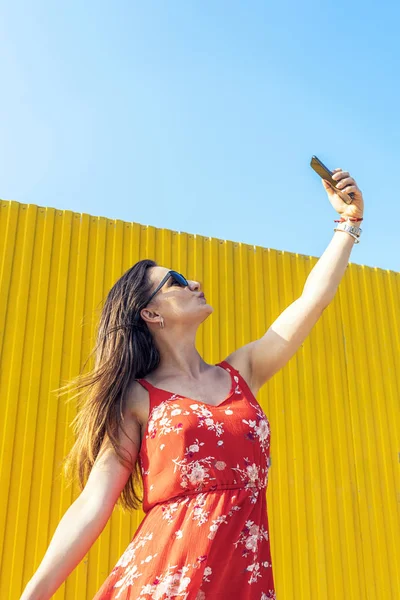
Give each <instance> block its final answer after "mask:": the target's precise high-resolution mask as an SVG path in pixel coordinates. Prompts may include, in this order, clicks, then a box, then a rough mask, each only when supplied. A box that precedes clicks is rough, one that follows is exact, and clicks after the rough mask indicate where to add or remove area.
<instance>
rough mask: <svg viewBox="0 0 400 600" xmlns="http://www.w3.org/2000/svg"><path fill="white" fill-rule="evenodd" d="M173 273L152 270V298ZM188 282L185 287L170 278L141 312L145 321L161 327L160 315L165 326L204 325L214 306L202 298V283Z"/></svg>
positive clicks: (163, 270)
mask: <svg viewBox="0 0 400 600" xmlns="http://www.w3.org/2000/svg"><path fill="white" fill-rule="evenodd" d="M169 270H170V269H167V268H166V267H160V266H157V267H152V268H151V269H149V277H150V280H151V282H152V286H151V291H150V294H151V293H152V292H153V291H154V290H155V289H156V288H157V286H158V285H159V283H161V281H162V279H163V278H164V277H165V275H166V274H167V273H168V271H169ZM183 275H185V274H184V273H183ZM185 277H186V275H185ZM186 279H187V281H188V284H189V285H188V286H182V285H180V284H179V283H178V282H177V281H175V279H173V278H172V277H169V278H168V279H167V281H166V282H165V283H164V285H163V286H162V288H161V289H160V290H158V292H157V293H156V295H155V296H154V298H153V299H152V300H151V302H150V303H149V304H148V305H147V306H146V308H143V309H142V310H141V311H140V312H141V315H142V318H143V319H144V320H145V321H146V322H147V323H148V324H149V325H150V324H151V323H155V324H156V325H157V326H158V327H159V318H160V315H161V316H162V317H163V319H164V323H165V326H171V325H174V324H176V325H200V324H201V323H202V322H203V321H204V320H205V319H206V318H207V317H208V315H210V314H211V313H212V312H213V308H212V306H210V305H209V304H207V301H206V299H204V298H201V297H200V294H201V293H202V290H201V287H200V283H199V282H198V281H192V280H190V279H188V278H187V277H186Z"/></svg>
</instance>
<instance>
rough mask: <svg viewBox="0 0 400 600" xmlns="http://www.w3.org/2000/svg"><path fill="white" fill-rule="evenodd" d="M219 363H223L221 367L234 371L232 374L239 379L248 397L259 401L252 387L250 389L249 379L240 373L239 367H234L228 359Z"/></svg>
mask: <svg viewBox="0 0 400 600" xmlns="http://www.w3.org/2000/svg"><path fill="white" fill-rule="evenodd" d="M218 364H219V365H221V367H223V368H224V369H229V370H230V371H231V372H232V374H233V375H234V376H235V378H236V382H237V381H239V385H240V387H241V389H242V391H243V392H244V393H245V394H246V396H247V397H248V398H251V399H254V400H256V401H257V399H256V397H255V396H254V394H253V392H252V391H251V389H250V387H249V385H248V383H247V381H246V380H245V379H244V377H243V376H242V375H241V374H240V371H238V370H237V369H235V367H232V365H231V364H230V363H228V362H227V361H226V360H223V361H221V362H220V363H218Z"/></svg>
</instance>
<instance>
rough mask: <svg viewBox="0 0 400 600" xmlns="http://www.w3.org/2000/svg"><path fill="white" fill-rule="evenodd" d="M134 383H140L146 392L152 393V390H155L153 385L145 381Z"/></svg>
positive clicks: (140, 380)
mask: <svg viewBox="0 0 400 600" xmlns="http://www.w3.org/2000/svg"><path fill="white" fill-rule="evenodd" d="M136 381H137V382H138V383H140V385H142V386H143V387H144V388H146V390H147V391H148V392H150V391H152V390H154V389H156V388H155V387H154V385H152V384H151V383H150V382H149V381H146V380H145V379H136Z"/></svg>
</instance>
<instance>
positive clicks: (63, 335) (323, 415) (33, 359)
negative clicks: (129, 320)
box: [0, 200, 400, 600]
mask: <svg viewBox="0 0 400 600" xmlns="http://www.w3.org/2000/svg"><path fill="white" fill-rule="evenodd" d="M0 205H1V210H0V258H1V296H0V352H1V363H0V397H1V404H0V406H1V421H0V427H1V457H0V458H1V479H0V489H1V504H0V532H1V534H0V544H1V546H0V559H1V577H0V598H1V599H2V600H3V599H4V600H6V599H7V600H8V599H11V600H14V599H18V598H19V595H20V593H21V591H22V589H23V587H24V586H25V585H26V583H27V581H28V580H29V579H30V577H31V576H32V575H33V573H34V571H35V570H36V568H37V567H38V565H39V563H40V561H41V559H42V558H43V555H44V553H45V551H46V549H47V547H48V545H49V543H50V540H51V537H52V535H53V533H54V531H55V529H56V527H57V524H58V523H59V521H60V519H61V517H62V515H63V514H64V513H65V511H66V510H67V508H68V507H69V506H70V504H71V502H72V501H73V500H74V499H75V497H76V495H77V493H78V490H77V489H76V488H75V489H71V488H68V489H67V488H66V486H65V482H64V481H63V478H62V475H61V474H60V464H61V461H62V458H63V457H64V456H65V454H66V453H67V450H68V449H69V448H70V447H71V446H72V442H73V439H72V431H71V428H69V424H70V422H71V420H72V418H73V416H74V413H73V403H72V402H71V403H69V404H68V405H66V404H65V397H63V398H62V399H60V400H59V401H58V402H57V401H55V400H54V398H55V395H54V394H51V393H50V390H54V389H55V388H57V387H58V386H59V385H61V383H62V382H63V381H65V380H66V379H69V378H71V377H73V376H74V375H76V374H77V373H78V372H79V370H80V368H81V365H82V364H83V362H84V360H86V358H87V356H88V354H89V353H90V351H91V349H92V348H93V340H94V331H95V325H96V323H95V320H94V319H93V315H94V314H95V311H96V310H97V307H98V305H99V303H100V302H101V301H102V299H104V298H105V296H106V294H107V292H108V290H109V289H110V288H111V287H112V285H113V284H114V282H115V281H116V280H117V279H118V278H119V277H120V276H121V275H122V274H123V273H124V272H125V271H126V270H127V269H128V268H129V267H131V266H132V265H133V264H134V263H135V262H137V261H138V260H140V259H143V258H152V259H155V260H156V261H157V262H158V263H159V264H160V265H162V266H167V267H171V268H174V269H177V270H178V271H181V272H183V273H185V274H187V275H188V277H190V278H193V279H197V280H199V281H201V282H202V284H203V289H204V290H205V293H206V296H207V300H208V302H209V303H211V304H212V305H213V306H214V313H213V314H212V315H211V316H210V317H209V318H208V320H207V321H206V322H205V323H204V324H203V325H202V327H201V328H200V330H199V335H198V350H199V352H200V353H201V354H202V355H203V357H204V359H205V360H206V361H208V362H210V363H215V362H217V361H219V360H222V359H224V358H225V357H226V356H227V355H228V354H229V353H231V352H232V351H233V350H235V349H236V348H238V347H239V346H241V345H243V344H246V343H247V342H250V341H251V340H254V339H257V338H258V337H260V336H261V335H262V334H263V333H264V332H265V331H266V330H267V328H268V327H269V325H270V324H271V323H272V322H273V320H274V319H275V318H276V317H277V316H278V315H279V313H280V312H282V310H283V309H284V308H285V307H286V306H288V305H289V304H290V303H291V302H292V301H294V300H295V299H296V298H297V297H298V296H299V295H300V294H301V292H302V289H303V285H304V283H305V280H306V278H307V275H308V273H309V272H310V270H311V269H312V267H313V266H314V265H315V263H316V262H317V260H318V259H317V258H315V257H309V256H304V255H298V254H293V253H289V252H282V251H277V250H271V249H268V248H262V247H254V246H251V245H246V244H241V243H234V242H231V241H225V240H219V239H214V238H213V239H212V238H206V237H202V236H195V235H190V234H187V233H177V232H175V231H170V230H165V229H156V228H154V227H149V226H143V225H140V224H137V223H127V222H123V221H119V220H110V219H107V218H105V217H95V216H91V215H88V214H80V213H74V212H71V211H68V210H65V211H61V210H56V209H53V208H46V207H40V206H36V205H26V204H21V203H18V202H15V201H11V202H9V201H4V200H3V201H0ZM332 235H333V232H332ZM326 236H327V245H328V243H329V241H330V236H331V230H330V227H329V223H328V224H327V228H326ZM266 242H267V240H266ZM353 256H354V258H355V259H356V257H357V246H356V247H355V248H354V249H353ZM399 306H400V273H396V272H393V271H385V270H383V269H378V268H371V267H366V266H360V265H356V264H353V263H350V264H349V267H348V269H347V271H346V274H345V277H344V279H343V280H342V282H341V284H340V287H339V289H338V292H337V294H336V296H335V299H334V301H333V302H332V303H331V305H330V306H329V307H328V308H327V309H326V310H325V312H324V314H323V315H322V317H321V319H320V320H319V322H318V323H317V325H316V326H315V327H314V329H313V331H312V332H311V334H310V336H309V337H308V338H307V340H306V341H305V343H304V344H303V346H302V348H300V349H299V351H298V352H297V353H296V355H295V356H294V357H293V358H292V359H291V360H290V362H289V363H288V364H287V365H286V366H285V367H284V369H282V370H281V371H280V372H279V373H278V374H276V375H275V376H274V377H273V378H272V379H271V380H270V381H269V382H268V383H267V384H266V385H265V386H264V387H263V389H262V390H261V392H260V393H259V395H258V400H259V402H260V403H261V405H262V406H263V409H264V411H265V412H266V414H267V415H268V418H269V420H270V423H271V432H272V433H271V440H272V444H271V471H270V479H269V486H268V492H267V500H268V510H269V519H270V536H271V551H272V559H273V570H274V576H275V582H276V590H277V598H278V600H303V599H304V600H314V599H315V600H325V599H329V600H331V599H332V600H339V599H340V600H343V599H346V600H353V599H354V600H356V599H357V600H360V599H361V600H366V599H368V600H394V599H395V598H400V592H399V590H400V569H399V566H400V544H399V533H400V527H399V506H400V485H399V449H400V443H399V442H400V440H399V422H400V418H399V404H400V403H399V399H400V392H399V383H398V380H399V374H400V310H399ZM142 518H143V513H142V512H138V513H136V514H131V515H129V514H124V513H123V512H122V511H121V509H120V508H119V507H117V508H116V509H115V510H114V513H113V515H112V517H111V519H110V521H109V523H108V524H107V526H106V528H105V529H104V531H103V532H102V534H101V535H100V537H99V539H98V540H97V541H96V542H95V544H94V545H93V547H92V548H91V549H90V551H89V553H88V554H87V556H86V557H85V558H84V559H83V560H82V562H81V563H80V564H79V565H78V566H77V568H76V569H75V570H74V571H73V572H72V573H71V575H70V576H69V577H68V579H67V581H66V582H65V584H63V585H62V586H61V588H60V589H59V590H58V592H57V593H56V594H55V595H54V596H53V597H54V598H56V599H57V598H59V599H60V598H67V599H68V600H75V599H77V600H81V599H82V600H83V599H91V598H92V597H93V596H94V594H95V593H96V591H97V589H98V588H99V587H100V585H101V584H102V582H103V581H104V579H105V578H106V577H107V575H108V573H109V572H110V571H111V569H112V567H113V566H114V564H115V563H116V561H117V560H118V558H119V556H120V555H121V554H122V552H123V551H124V549H125V548H126V546H127V545H128V544H129V542H130V540H131V538H132V536H133V534H134V532H135V530H136V528H137V526H138V525H139V523H140V521H141V519H142Z"/></svg>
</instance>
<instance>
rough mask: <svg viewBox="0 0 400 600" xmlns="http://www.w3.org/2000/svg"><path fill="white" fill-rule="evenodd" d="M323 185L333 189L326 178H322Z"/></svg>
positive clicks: (327, 188)
mask: <svg viewBox="0 0 400 600" xmlns="http://www.w3.org/2000/svg"><path fill="white" fill-rule="evenodd" d="M321 181H322V185H323V186H324V188H325V189H326V190H332V186H331V184H330V183H329V182H328V181H327V180H326V179H321Z"/></svg>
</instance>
